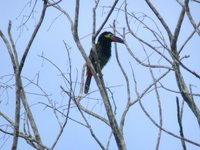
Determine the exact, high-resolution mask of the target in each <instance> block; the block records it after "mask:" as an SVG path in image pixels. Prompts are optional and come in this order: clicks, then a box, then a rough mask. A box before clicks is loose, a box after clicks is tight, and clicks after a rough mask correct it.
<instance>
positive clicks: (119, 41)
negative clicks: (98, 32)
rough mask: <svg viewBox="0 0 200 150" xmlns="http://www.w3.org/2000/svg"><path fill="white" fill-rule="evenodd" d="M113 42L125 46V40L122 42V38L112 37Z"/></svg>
mask: <svg viewBox="0 0 200 150" xmlns="http://www.w3.org/2000/svg"><path fill="white" fill-rule="evenodd" d="M111 40H112V42H118V43H123V44H124V40H122V39H121V38H119V37H117V36H114V35H113V36H112V38H111Z"/></svg>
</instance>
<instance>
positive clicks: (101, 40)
mask: <svg viewBox="0 0 200 150" xmlns="http://www.w3.org/2000/svg"><path fill="white" fill-rule="evenodd" d="M112 42H118V43H122V44H124V40H122V39H121V38H119V37H117V36H115V35H114V34H113V33H112V32H109V31H105V32H103V33H101V34H100V36H99V37H98V40H97V43H96V44H95V46H96V54H95V52H94V50H92V49H91V51H90V54H89V58H90V60H91V63H92V65H93V66H94V69H95V71H96V72H97V73H98V70H97V69H98V67H97V66H98V64H97V63H99V66H100V69H101V70H102V69H103V67H104V66H105V65H106V64H107V62H108V60H109V59H110V57H111V43H112ZM96 55H97V57H95V56H96ZM97 59H98V61H97ZM91 79H92V71H91V70H90V68H89V66H87V72H86V81H85V86H84V93H85V94H87V93H88V91H89V88H90V83H91Z"/></svg>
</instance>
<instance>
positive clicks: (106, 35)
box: [98, 31, 124, 43]
mask: <svg viewBox="0 0 200 150" xmlns="http://www.w3.org/2000/svg"><path fill="white" fill-rule="evenodd" d="M98 42H118V43H124V40H122V39H121V38H119V37H117V36H115V35H113V33H111V32H108V31H105V32H103V33H102V34H101V35H100V36H99V38H98Z"/></svg>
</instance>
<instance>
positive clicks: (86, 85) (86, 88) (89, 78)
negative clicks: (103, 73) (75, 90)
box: [84, 75, 92, 94]
mask: <svg viewBox="0 0 200 150" xmlns="http://www.w3.org/2000/svg"><path fill="white" fill-rule="evenodd" d="M91 79H92V75H88V76H87V78H86V81H85V89H84V93H85V94H87V93H88V91H89V88H90V82H91Z"/></svg>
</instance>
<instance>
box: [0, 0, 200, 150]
mask: <svg viewBox="0 0 200 150" xmlns="http://www.w3.org/2000/svg"><path fill="white" fill-rule="evenodd" d="M26 2H27V1H26V0H21V1H15V2H13V1H11V0H6V1H2V3H1V5H0V14H1V15H0V22H1V23H0V29H1V30H2V31H3V33H4V34H5V35H6V36H7V26H8V21H9V20H11V21H12V24H13V26H12V34H13V38H14V39H15V41H16V48H17V50H18V52H19V57H20V58H21V54H22V52H23V51H24V49H25V46H26V44H27V41H28V40H29V38H30V34H31V33H32V30H33V27H34V26H35V22H37V20H38V16H39V15H40V10H41V2H40V1H38V4H37V5H36V12H35V14H34V15H35V16H34V17H33V18H32V19H31V20H30V21H29V22H28V23H27V28H23V29H24V30H23V32H22V33H21V34H20V29H19V25H20V23H21V21H22V17H23V15H27V14H28V13H29V12H30V9H31V8H32V6H33V5H31V7H26V8H25V9H24V11H23V12H22V14H21V15H20V12H21V11H22V9H23V8H24V6H25V3H26ZM122 2H123V1H120V2H119V3H118V5H117V7H119V6H121V4H122ZM152 2H153V3H154V4H155V6H156V7H158V10H159V11H160V13H161V15H162V16H163V18H164V19H165V20H166V22H167V24H168V25H169V27H170V28H171V29H172V31H174V28H175V26H176V22H177V18H178V16H179V13H180V9H181V7H180V6H179V5H178V4H177V2H176V1H175V0H168V1H162V0H154V1H152ZM71 3H72V2H67V1H65V2H63V5H62V6H64V9H65V10H66V11H67V12H69V14H70V15H72V16H73V13H74V8H73V6H74V4H73V3H72V4H71ZM110 4H112V1H106V0H103V1H102V2H101V3H100V6H104V5H106V6H108V5H110ZM190 6H191V11H192V14H193V17H194V19H195V21H199V20H200V18H199V13H200V8H199V7H200V4H196V3H194V2H191V5H190ZM92 8H93V1H91V0H85V1H81V8H80V24H79V35H80V37H84V36H86V35H88V34H90V33H91V32H92V20H91V19H92V15H91V13H92ZM122 8H123V7H122ZM128 10H129V11H130V12H134V13H136V12H143V13H146V14H148V15H149V16H151V17H152V18H154V19H155V16H154V15H153V13H152V12H151V11H150V9H149V8H148V6H147V5H146V4H145V2H144V1H141V0H133V1H132V0H129V1H128ZM107 12H108V9H106V8H104V9H103V7H99V9H98V11H97V28H98V27H99V25H100V24H101V22H102V20H103V19H104V17H105V16H106V14H107ZM59 15H60V12H58V11H56V10H55V9H53V8H50V9H48V10H47V13H46V17H45V20H44V22H43V25H42V27H41V28H40V30H39V32H38V35H37V37H36V38H35V41H34V43H33V45H32V47H31V50H30V53H29V54H28V57H27V61H26V64H25V66H24V69H23V72H22V75H23V76H25V77H28V78H29V79H35V76H36V75H37V74H38V73H39V74H40V78H39V83H40V85H41V87H42V88H43V89H44V90H45V91H46V92H47V93H48V94H49V95H50V96H49V97H50V99H51V100H53V101H54V102H55V103H57V106H61V105H64V104H66V103H67V101H66V100H68V99H67V97H66V96H65V95H64V94H63V93H62V92H61V90H60V85H62V86H64V87H65V84H64V83H63V80H62V78H61V77H60V73H59V72H58V71H57V70H56V69H55V68H54V67H53V66H52V65H50V64H49V63H48V62H46V61H44V60H42V59H41V58H40V57H38V55H41V54H43V55H44V56H45V57H47V58H48V59H50V60H51V61H53V62H54V63H55V64H56V65H57V66H59V68H60V69H61V70H62V71H63V72H65V73H66V72H68V62H67V52H66V50H65V47H64V44H63V40H64V41H65V42H66V43H67V44H68V45H69V47H70V48H71V49H70V55H71V59H72V67H73V68H72V71H73V72H72V74H73V80H74V81H75V80H76V76H77V72H78V82H80V81H81V80H80V78H81V75H80V74H81V69H82V66H83V64H84V60H83V59H82V56H81V55H80V53H79V51H78V50H77V47H76V45H75V44H74V41H73V38H72V35H71V31H70V25H69V22H68V20H67V18H66V17H65V16H64V15H61V16H59ZM58 16H59V17H58ZM57 17H58V18H57ZM55 18H57V19H56V20H55ZM113 19H117V27H119V31H120V32H121V33H122V28H123V27H126V26H125V19H124V14H123V13H120V14H119V15H118V16H117V12H114V13H113V14H112V16H111V18H110V19H109V21H108V23H107V24H106V26H105V28H108V27H109V25H110V24H112V22H113ZM54 21H55V22H54ZM156 21H157V20H156ZM150 25H152V24H150ZM131 26H132V28H133V29H137V28H138V26H139V25H138V23H135V22H134V20H133V21H132V22H131ZM159 27H160V25H159ZM21 29H22V28H21ZM105 30H109V31H112V29H111V28H108V29H103V31H105ZM161 30H162V31H163V28H161ZM135 31H136V30H135ZM192 31H193V28H192V26H191V24H190V23H189V21H188V19H187V17H186V19H185V20H184V24H183V28H182V31H181V34H180V41H179V42H178V44H179V45H178V48H179V47H180V45H182V43H183V42H184V41H185V39H186V38H187V37H188V35H189V34H190V33H191V32H192ZM137 33H138V35H140V36H141V37H143V38H145V39H147V40H148V41H150V42H151V43H153V41H152V36H151V35H150V34H149V33H148V32H147V31H146V30H145V29H144V28H142V27H141V26H139V28H138V29H137ZM163 34H164V36H165V37H166V32H163ZM19 35H21V36H20V37H19ZM166 40H167V42H168V38H167V37H166ZM81 42H82V45H83V47H84V48H85V51H86V52H87V53H89V51H90V48H91V36H87V37H85V38H83V39H81ZM127 42H128V44H129V46H130V48H131V49H132V51H133V52H134V54H135V55H137V56H138V57H139V58H140V59H141V60H144V59H145V55H144V52H143V51H142V48H141V45H140V44H139V43H138V41H137V40H136V39H134V38H132V37H131V36H127ZM199 47H200V40H199V36H198V35H195V36H194V37H193V39H192V40H191V41H190V42H189V43H188V45H187V46H186V47H185V49H184V51H183V53H182V56H184V55H190V58H189V59H186V60H184V63H185V64H187V66H189V67H191V68H192V70H195V71H196V72H197V73H199V72H200V69H199V55H198V54H199ZM112 48H113V51H112V58H111V60H110V61H109V63H108V65H106V67H105V68H104V69H103V74H104V80H105V83H106V85H107V86H115V87H113V88H111V90H112V92H113V96H114V99H115V103H116V105H117V119H118V120H119V118H120V117H121V113H122V111H123V110H124V107H125V105H126V100H127V95H126V89H125V80H124V78H123V76H122V74H121V72H120V69H119V67H118V65H117V63H116V58H115V53H114V45H113V47H112ZM118 52H119V56H120V61H121V63H122V65H123V67H124V68H125V70H126V72H127V73H128V74H129V78H130V80H133V78H132V76H131V68H130V65H129V64H130V63H131V64H132V66H133V68H134V71H135V75H136V78H137V83H138V89H139V92H140V93H141V92H142V91H143V90H144V89H145V87H147V86H148V85H149V84H150V83H151V82H152V79H151V76H150V74H149V71H148V69H146V68H144V67H141V66H140V65H139V64H138V63H137V62H135V60H133V59H132V58H131V57H130V55H129V53H128V51H127V50H126V47H125V46H124V45H122V44H118ZM150 53H151V50H149V51H148V54H150ZM0 54H1V55H0V64H1V67H0V68H1V69H0V83H2V82H5V81H7V80H9V79H10V76H6V77H3V78H2V76H4V75H10V74H12V73H13V71H12V67H11V61H10V59H9V55H8V53H7V51H6V49H5V45H4V43H3V42H2V40H0ZM165 54H166V55H167V51H165ZM150 59H151V61H152V62H153V63H161V64H166V62H165V61H164V60H163V59H162V60H161V61H160V62H159V59H160V58H159V56H158V55H157V54H155V53H154V54H153V55H152V56H151V57H150ZM164 71H165V70H158V71H155V75H156V77H159V76H160V75H161V74H162V73H164ZM182 71H183V73H184V77H185V80H186V82H187V84H193V85H194V88H193V91H194V92H196V93H199V89H200V87H199V86H200V84H199V80H198V79H196V78H195V77H193V76H191V74H189V73H188V72H186V71H185V70H182ZM34 81H35V80H34ZM27 83H28V81H27V80H24V85H26V84H27ZM162 83H163V84H164V85H165V86H167V87H168V88H171V89H173V90H177V85H176V83H175V78H174V73H173V72H171V73H170V74H169V75H168V76H167V77H166V78H165V79H164V80H162ZM8 84H9V85H12V84H14V79H12V80H11V81H9V82H8ZM119 85H120V86H119ZM130 85H131V98H132V101H134V100H135V97H136V94H135V92H134V82H133V81H131V83H130ZM77 86H78V87H79V84H78V85H77ZM96 89H97V86H96V83H95V82H94V80H92V84H91V90H96ZM25 90H26V92H28V93H27V97H28V101H29V104H30V105H31V109H32V111H33V114H34V115H35V119H36V122H37V125H38V128H39V131H40V134H41V137H42V140H43V143H44V144H45V145H47V146H49V147H50V146H51V145H52V142H53V141H54V140H55V137H56V134H57V133H58V129H59V126H58V123H57V121H56V119H55V116H54V115H53V114H52V111H51V110H49V109H47V108H46V109H44V106H42V105H40V104H38V102H44V103H48V100H47V99H46V98H45V97H42V96H35V95H32V94H29V93H31V92H34V93H36V92H38V93H41V91H39V89H38V88H37V87H35V86H33V85H30V86H29V85H28V86H26V88H25ZM78 90H79V89H78V88H77V90H76V92H77V93H78ZM0 92H1V93H2V91H0ZM159 92H160V99H161V103H162V110H163V127H164V128H166V129H167V130H169V131H171V132H174V133H176V134H177V135H179V128H178V123H177V114H176V113H177V112H176V101H175V97H176V96H179V95H178V94H172V93H170V92H166V91H165V90H163V89H159ZM124 93H125V94H124ZM8 95H9V98H8V96H7V95H6V93H5V92H4V93H3V94H2V96H1V97H0V110H1V111H2V112H4V113H5V114H7V115H8V116H10V118H11V119H13V120H14V108H15V107H14V104H15V101H14V99H15V94H14V87H13V88H12V89H9V91H8ZM90 98H95V99H90ZM179 98H180V100H182V99H181V97H180V96H179ZM195 98H196V99H195V102H197V103H198V104H199V106H200V103H199V102H198V101H199V100H200V99H199V97H195ZM96 99H100V96H99V93H97V92H96V93H94V94H91V95H90V96H89V98H85V99H84V102H83V103H84V104H85V105H86V106H87V107H88V108H90V109H92V110H94V111H95V112H97V113H99V114H101V115H102V116H104V117H106V114H105V112H104V108H103V104H102V101H101V100H96ZM142 102H143V105H144V106H145V108H146V109H147V111H148V113H150V114H151V116H152V117H153V118H154V119H155V120H156V121H157V122H159V118H158V108H157V101H156V99H155V92H151V93H149V94H148V95H146V96H145V97H144V98H143V99H142ZM21 114H22V118H23V117H24V116H23V110H22V113H21ZM183 115H184V116H183V128H184V131H185V137H186V138H188V139H190V140H193V141H195V142H198V143H200V136H199V135H200V134H199V132H200V131H199V127H198V124H197V121H196V119H195V118H194V116H193V114H192V112H191V110H190V109H189V108H188V106H187V105H186V104H185V107H184V114H183ZM70 117H72V118H74V119H76V120H79V121H81V122H83V119H82V118H81V116H80V114H79V112H78V111H77V109H75V108H72V109H71V112H70ZM87 117H88V120H89V122H90V123H91V125H92V127H93V129H94V131H95V132H96V133H97V136H98V137H99V139H100V140H101V142H102V143H103V144H104V145H106V142H107V139H108V137H109V134H110V129H108V128H107V127H106V126H105V124H103V123H101V122H100V121H98V120H96V119H94V118H93V117H89V116H87ZM2 122H3V123H2ZM4 123H5V121H4V120H3V119H2V117H0V124H4ZM21 123H23V121H21ZM157 134H158V128H156V127H155V126H154V125H153V124H152V123H151V122H150V120H149V119H148V118H147V117H146V116H145V115H144V113H143V112H142V110H141V108H140V106H139V104H135V105H134V106H133V107H132V108H131V109H130V111H129V113H128V115H127V120H126V122H125V128H124V136H125V140H126V144H127V149H128V150H132V149H137V150H147V149H148V150H153V149H155V146H156V139H157ZM2 137H3V135H2V133H0V149H2V150H9V149H10V148H11V143H12V137H9V138H8V140H6V141H5V140H2V139H1V138H2ZM6 138H7V137H6ZM3 141H5V144H4V145H3V143H2V142H3ZM187 148H188V150H196V149H198V147H196V146H194V145H191V144H187ZM18 149H19V150H25V149H28V150H31V149H32V148H31V147H30V146H28V144H27V143H26V142H25V141H24V140H20V141H19V146H18ZM55 149H56V150H63V149H70V150H82V149H88V150H99V149H100V148H99V146H98V145H97V143H96V142H95V141H94V139H93V138H92V137H91V135H90V133H89V130H88V129H86V128H85V127H83V126H81V125H79V124H77V123H75V122H72V121H69V123H68V124H67V126H66V128H65V130H64V133H63V135H62V137H61V140H60V141H59V142H58V145H57V146H56V148H55ZM169 149H173V150H178V149H182V147H181V142H180V140H178V139H176V138H174V137H171V136H170V135H168V134H165V133H164V132H162V137H161V143H160V150H169ZM110 150H116V144H115V141H114V139H113V138H112V141H111V145H110Z"/></svg>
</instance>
